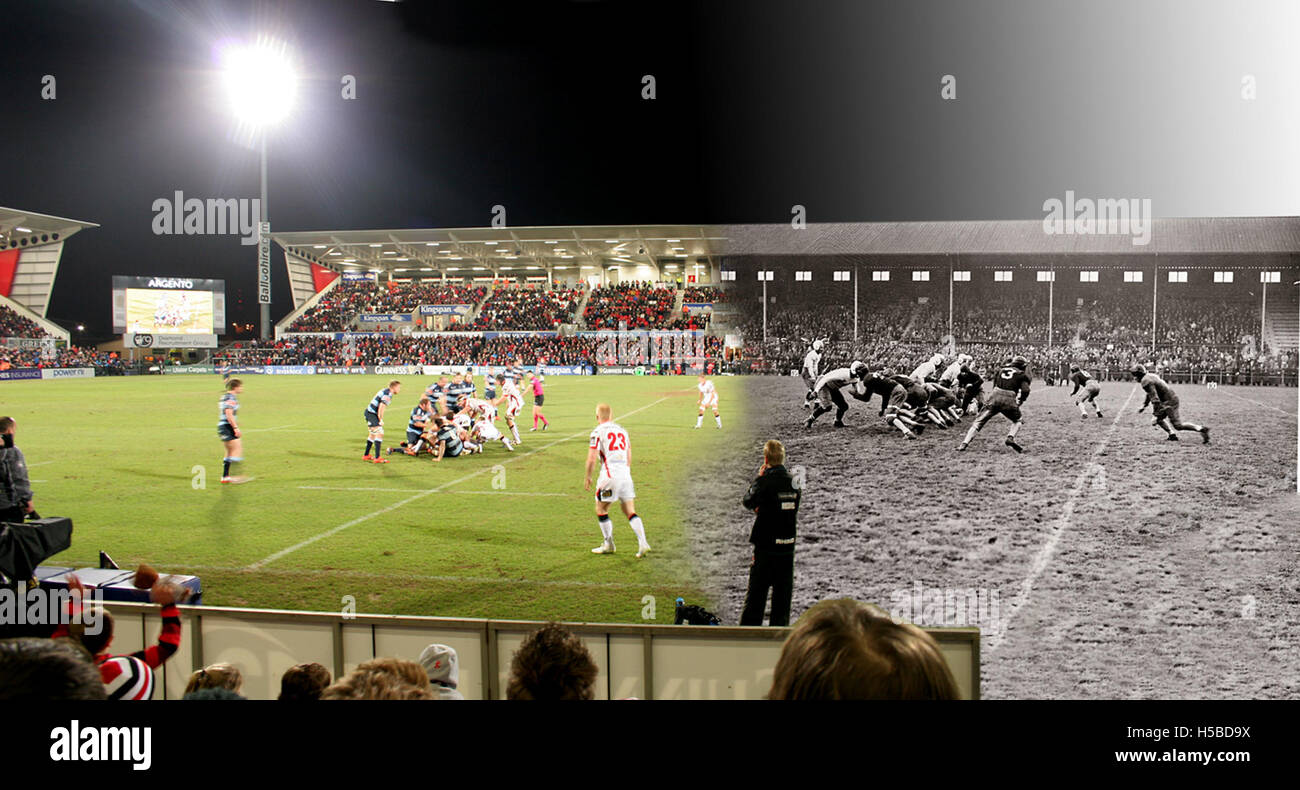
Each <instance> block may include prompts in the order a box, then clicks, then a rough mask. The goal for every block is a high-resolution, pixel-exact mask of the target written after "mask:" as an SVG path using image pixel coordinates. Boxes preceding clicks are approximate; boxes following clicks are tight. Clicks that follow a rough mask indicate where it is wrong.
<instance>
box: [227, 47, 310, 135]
mask: <svg viewBox="0 0 1300 790" xmlns="http://www.w3.org/2000/svg"><path fill="white" fill-rule="evenodd" d="M222 66H223V68H224V72H225V75H224V76H225V84H226V93H227V94H229V96H230V102H231V105H232V106H233V107H234V109H235V114H236V115H237V116H238V117H239V119H240V120H242V121H244V122H246V123H249V124H252V125H254V126H264V125H268V124H274V123H277V122H279V121H280V120H282V119H283V118H284V117H285V116H286V115H288V114H289V110H290V109H292V107H293V98H294V93H295V92H296V89H297V83H298V78H297V76H296V75H295V74H294V71H293V63H292V61H291V59H290V57H289V53H288V50H287V49H286V47H285V45H284V44H283V43H282V42H275V41H270V40H266V39H259V40H258V41H257V43H255V44H235V45H231V46H230V47H228V48H226V49H225V50H224V51H223V52H222Z"/></svg>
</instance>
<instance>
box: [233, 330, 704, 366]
mask: <svg viewBox="0 0 1300 790" xmlns="http://www.w3.org/2000/svg"><path fill="white" fill-rule="evenodd" d="M609 350H610V346H609V344H608V343H606V342H605V341H604V340H602V339H601V338H598V337H591V336H585V337H583V336H568V337H566V336H556V335H536V336H526V335H513V336H507V337H495V338H492V339H490V340H489V339H486V338H483V337H479V336H475V335H465V336H463V337H458V336H455V335H440V336H437V337H422V338H378V337H375V338H371V337H359V338H352V339H348V340H335V339H333V338H325V337H293V336H290V337H285V338H282V339H280V340H278V341H275V342H274V343H272V344H270V345H259V344H256V343H232V344H231V345H229V346H227V347H225V348H223V349H221V350H220V351H217V352H216V353H215V354H214V355H213V362H214V364H217V365H224V364H239V365H332V366H349V365H466V366H468V365H504V364H506V363H508V362H513V361H514V360H516V359H517V358H519V357H523V359H524V361H525V363H526V364H533V363H534V362H537V361H541V362H544V363H545V364H550V365H580V364H594V365H612V364H623V365H627V364H645V363H648V362H650V360H649V359H644V358H643V359H635V360H616V359H612V358H610V357H609ZM646 350H647V351H648V349H646ZM705 356H706V357H707V358H708V359H713V360H718V359H721V358H722V356H723V349H722V339H721V338H718V337H706V338H705Z"/></svg>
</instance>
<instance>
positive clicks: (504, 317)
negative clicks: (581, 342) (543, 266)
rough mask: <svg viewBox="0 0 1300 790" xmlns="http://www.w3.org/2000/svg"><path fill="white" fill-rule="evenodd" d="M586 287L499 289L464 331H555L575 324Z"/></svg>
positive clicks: (494, 290) (490, 295) (511, 287)
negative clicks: (575, 315)
mask: <svg viewBox="0 0 1300 790" xmlns="http://www.w3.org/2000/svg"><path fill="white" fill-rule="evenodd" d="M583 291H584V287H583V286H578V287H576V288H550V289H547V288H535V287H532V286H501V285H499V286H497V287H496V288H494V289H493V290H492V293H491V294H489V295H488V297H487V299H486V300H485V301H484V302H483V305H482V307H480V308H479V310H478V314H477V315H476V316H475V317H474V319H473V320H472V321H470V322H469V323H467V324H465V325H464V327H463V328H464V329H467V330H474V331H483V330H507V331H509V330H515V331H518V330H541V331H545V330H555V329H557V328H559V326H560V325H561V324H571V323H573V322H574V320H575V319H574V314H575V313H576V312H577V309H578V303H579V301H581V299H582V296H583Z"/></svg>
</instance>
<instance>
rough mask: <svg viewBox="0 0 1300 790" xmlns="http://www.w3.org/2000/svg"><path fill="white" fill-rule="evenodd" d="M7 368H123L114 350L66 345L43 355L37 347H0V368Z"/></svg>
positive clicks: (105, 371) (98, 370)
mask: <svg viewBox="0 0 1300 790" xmlns="http://www.w3.org/2000/svg"><path fill="white" fill-rule="evenodd" d="M8 368H95V372H96V373H100V374H107V375H112V374H115V373H121V372H122V370H123V366H122V358H121V357H120V356H119V355H118V353H117V352H116V351H99V350H97V349H93V348H78V347H76V346H68V347H66V348H60V349H57V350H56V351H55V354H54V356H53V357H48V358H47V357H45V356H44V352H43V351H42V350H41V349H39V348H8V347H0V370H7V369H8Z"/></svg>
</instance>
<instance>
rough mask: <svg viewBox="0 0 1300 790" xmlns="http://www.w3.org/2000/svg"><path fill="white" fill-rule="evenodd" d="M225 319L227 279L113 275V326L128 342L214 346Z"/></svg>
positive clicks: (161, 345)
mask: <svg viewBox="0 0 1300 790" xmlns="http://www.w3.org/2000/svg"><path fill="white" fill-rule="evenodd" d="M225 324H226V281H225V280H204V279H199V278H195V277H122V276H115V277H114V278H113V331H114V332H120V333H122V334H123V335H124V336H125V340H126V344H127V345H128V346H135V347H140V348H147V347H150V346H158V347H167V348H215V347H216V345H217V335H218V334H220V333H221V332H222V331H223V327H224V326H225Z"/></svg>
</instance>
